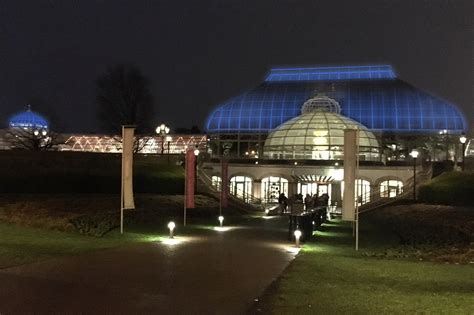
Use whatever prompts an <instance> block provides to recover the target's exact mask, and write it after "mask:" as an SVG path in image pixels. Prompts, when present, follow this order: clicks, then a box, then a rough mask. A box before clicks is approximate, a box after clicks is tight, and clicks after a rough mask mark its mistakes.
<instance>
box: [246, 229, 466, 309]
mask: <svg viewBox="0 0 474 315" xmlns="http://www.w3.org/2000/svg"><path fill="white" fill-rule="evenodd" d="M351 231H352V230H351V226H350V224H347V223H344V222H341V221H336V222H332V223H331V224H329V225H326V226H324V228H323V231H322V232H317V234H318V235H319V236H317V238H316V241H313V242H311V243H307V244H305V245H304V248H303V250H302V252H301V253H300V255H299V256H298V257H297V258H296V259H295V260H294V261H293V262H292V263H291V265H290V266H289V268H288V269H287V270H286V271H285V272H284V274H283V276H282V277H281V278H280V279H279V280H278V281H277V282H276V283H275V284H274V286H273V287H272V288H271V289H270V290H269V291H267V293H266V295H265V296H264V297H263V298H262V300H261V302H260V303H259V304H257V305H256V306H255V309H254V310H255V311H256V312H261V313H263V314H266V313H274V314H295V313H299V314H314V313H317V314H340V313H350V314H380V313H398V314H413V313H420V312H421V313H428V314H430V313H448V314H472V313H473V312H474V294H473V292H474V277H473V275H474V266H473V265H453V264H450V265H447V264H435V263H431V262H425V261H418V260H414V259H400V258H391V259H390V258H386V257H385V258H377V257H373V256H372V255H369V254H368V253H370V252H374V251H375V252H377V251H380V250H383V246H384V245H383V244H384V243H385V244H387V242H389V243H390V242H391V241H392V240H393V239H392V238H391V236H390V235H387V233H385V235H387V237H383V236H382V239H380V238H378V239H377V238H374V237H376V236H377V235H378V236H380V235H381V234H380V231H377V229H373V228H369V227H367V226H361V243H360V251H359V252H355V251H354V246H353V239H352V237H351V235H352V234H351ZM370 239H375V240H376V241H374V242H372V241H369V240H370Z"/></svg>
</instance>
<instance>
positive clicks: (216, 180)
mask: <svg viewBox="0 0 474 315" xmlns="http://www.w3.org/2000/svg"><path fill="white" fill-rule="evenodd" d="M221 183H222V179H221V177H220V176H217V175H214V176H212V177H211V185H212V187H214V188H215V189H216V190H217V191H221Z"/></svg>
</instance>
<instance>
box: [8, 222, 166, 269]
mask: <svg viewBox="0 0 474 315" xmlns="http://www.w3.org/2000/svg"><path fill="white" fill-rule="evenodd" d="M0 235H1V236H2V237H1V238H0V268H5V267H8V266H13V265H20V264H25V263H30V262H34V261H38V260H43V259H48V258H53V257H57V256H65V255H74V254H78V253H82V252H87V251H92V250H98V249H106V248H113V247H118V246H124V245H129V244H132V243H137V242H147V241H153V240H157V239H158V238H159V235H156V234H140V233H126V234H125V235H124V236H121V235H120V234H119V233H118V231H116V230H114V231H112V232H111V233H109V234H107V235H106V236H105V237H102V238H96V237H91V236H85V235H81V234H78V233H69V232H59V231H51V230H47V229H37V228H29V227H22V226H17V225H12V224H6V223H3V222H0Z"/></svg>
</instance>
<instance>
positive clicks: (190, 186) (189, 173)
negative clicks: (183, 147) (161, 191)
mask: <svg viewBox="0 0 474 315" xmlns="http://www.w3.org/2000/svg"><path fill="white" fill-rule="evenodd" d="M195 163H196V156H195V155H194V151H193V150H188V151H186V208H194V193H195V191H194V187H195V185H194V182H195V180H196V165H195Z"/></svg>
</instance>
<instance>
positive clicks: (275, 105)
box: [206, 65, 467, 134]
mask: <svg viewBox="0 0 474 315" xmlns="http://www.w3.org/2000/svg"><path fill="white" fill-rule="evenodd" d="M317 93H323V94H325V95H327V96H329V97H331V98H333V99H335V100H336V101H337V102H338V103H339V104H340V105H341V109H342V112H341V114H342V115H344V116H347V117H349V118H352V119H354V120H356V121H358V122H360V123H362V124H363V125H364V126H366V127H367V128H369V129H372V130H379V131H389V132H397V133H403V132H406V133H435V132H438V131H439V130H444V129H446V130H448V131H450V132H452V133H460V132H462V131H463V130H467V122H466V119H465V118H464V116H463V114H462V113H461V112H460V111H459V110H458V109H457V108H456V106H454V105H453V104H451V103H449V102H447V101H445V100H442V99H440V98H437V97H434V96H432V95H430V94H428V93H426V92H424V91H421V90H419V89H417V88H415V87H413V86H411V85H410V84H408V83H406V82H404V81H402V80H400V79H398V78H397V77H396V75H395V72H394V70H393V69H392V67H391V66H387V65H384V66H354V67H320V68H276V69H272V70H271V71H270V73H269V74H268V75H267V77H266V79H265V81H264V82H263V83H262V84H260V85H259V86H257V87H256V88H254V89H252V90H251V91H248V92H245V93H243V94H241V95H239V96H237V97H234V98H232V99H230V100H229V101H227V102H225V103H224V104H221V105H220V106H218V107H217V108H216V109H215V110H214V111H213V112H212V113H211V114H210V115H209V116H208V119H207V121H206V129H207V131H208V132H209V133H211V134H216V133H268V132H269V131H270V130H272V129H274V128H275V127H277V126H278V125H280V124H282V123H283V122H285V121H287V120H289V119H291V118H293V117H295V116H298V115H300V113H301V111H300V109H301V106H302V105H303V103H304V102H305V101H306V100H307V99H308V98H310V97H312V96H314V95H315V94H317Z"/></svg>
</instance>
